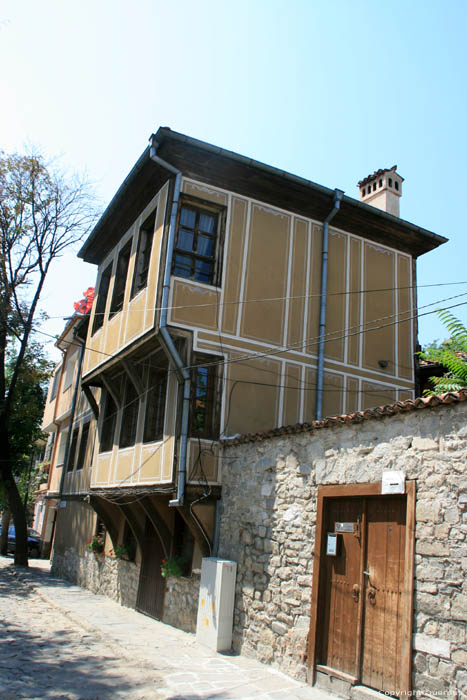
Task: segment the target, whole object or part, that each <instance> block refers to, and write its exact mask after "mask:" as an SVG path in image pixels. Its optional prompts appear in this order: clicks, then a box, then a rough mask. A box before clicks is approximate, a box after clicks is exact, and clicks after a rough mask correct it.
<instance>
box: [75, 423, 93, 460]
mask: <svg viewBox="0 0 467 700" xmlns="http://www.w3.org/2000/svg"><path fill="white" fill-rule="evenodd" d="M89 426H90V423H85V424H84V425H83V431H82V433H81V440H80V443H79V452H78V461H77V463H76V471H78V470H79V469H82V468H83V467H84V460H85V457H86V448H87V446H88V437H89Z"/></svg>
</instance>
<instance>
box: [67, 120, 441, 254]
mask: <svg viewBox="0 0 467 700" xmlns="http://www.w3.org/2000/svg"><path fill="white" fill-rule="evenodd" d="M154 139H155V140H156V141H157V142H158V154H159V155H160V156H161V157H162V158H163V159H165V160H167V161H168V162H169V163H171V164H172V165H174V166H175V167H176V168H178V169H179V170H181V171H182V173H183V174H184V175H185V176H187V177H191V178H193V179H196V180H199V181H201V182H204V183H206V184H210V185H213V186H217V187H221V188H223V189H226V190H229V191H232V192H235V193H237V194H239V195H243V196H245V197H253V198H254V199H257V200H258V201H261V202H264V203H267V204H271V205H273V206H278V207H280V208H282V209H285V210H287V211H291V212H294V213H295V214H298V215H299V216H304V217H307V218H311V219H314V220H316V221H323V220H324V219H325V218H326V217H327V215H328V214H329V212H330V211H331V209H332V206H333V198H334V190H332V189H329V188H327V187H323V186H322V185H318V184H316V183H313V182H311V181H309V180H305V179H304V178H300V177H298V176H296V175H291V174H290V173H287V172H285V171H282V170H279V169H277V168H273V167H272V166H269V165H265V164H263V163H259V162H258V161H254V160H252V159H249V158H245V157H244V156H241V155H239V154H236V153H232V152H230V151H226V150H224V149H221V148H218V147H216V146H212V145H211V144H207V143H204V142H202V141H197V140H196V139H192V138H190V137H188V136H185V135H184V134H178V133H177V132H174V131H171V130H170V129H167V128H161V129H159V131H158V132H157V134H156V135H155V136H154ZM170 177H172V175H171V173H170V172H169V171H167V170H165V169H164V168H163V167H161V166H160V165H157V164H155V163H154V162H153V161H152V160H151V159H150V155H149V147H148V148H146V149H145V151H144V152H143V154H142V155H141V156H140V158H139V159H138V161H137V163H136V164H135V166H134V167H133V169H132V170H131V172H130V173H129V175H128V176H127V178H126V179H125V180H124V182H123V183H122V185H121V186H120V188H119V189H118V191H117V193H116V194H115V196H114V198H113V199H112V201H111V202H110V204H109V206H108V207H107V209H106V210H105V212H104V214H103V215H102V217H101V219H100V220H99V222H98V223H97V225H96V227H95V228H94V230H93V231H92V233H91V235H90V236H89V238H88V239H87V241H86V242H85V243H84V245H83V246H82V248H81V250H80V251H79V253H78V255H79V257H81V258H83V259H84V260H85V261H86V262H91V263H95V264H99V263H100V262H102V259H103V258H104V257H105V255H106V254H107V253H108V252H109V250H111V248H112V247H113V246H114V245H115V244H116V243H117V242H118V240H119V238H120V237H121V236H122V234H123V233H124V232H125V231H126V230H128V228H129V227H130V226H131V224H132V223H133V222H134V220H135V219H136V218H137V216H138V215H139V213H140V212H141V210H142V209H143V208H144V206H146V205H147V204H148V203H149V201H150V200H151V199H152V197H153V196H154V195H155V194H156V192H157V191H158V189H160V187H162V185H163V184H164V183H165V182H166V181H167V179H169V178H170ZM333 225H334V226H335V227H337V228H340V229H342V230H344V231H348V232H349V233H353V234H355V235H357V236H361V237H363V238H366V239H368V240H371V241H374V242H375V243H381V244H384V245H388V246H390V247H393V248H396V249H397V250H401V251H403V252H406V253H409V254H410V255H413V256H415V257H418V256H419V255H422V254H423V253H426V252H428V251H430V250H433V249H435V248H437V247H438V246H439V245H441V244H442V243H445V242H446V241H447V239H446V238H444V237H443V236H439V235H438V234H435V233H433V232H431V231H428V230H426V229H423V228H421V227H419V226H415V225H414V224H411V223H409V222H407V221H404V220H403V219H399V218H398V217H395V216H392V215H391V214H388V213H386V212H383V211H381V210H379V209H376V208H375V207H372V206H371V205H368V204H364V203H363V202H360V201H358V200H356V199H353V198H352V197H347V196H345V195H344V197H343V200H342V204H341V209H340V211H339V212H338V213H337V215H336V216H335V218H334V219H333Z"/></svg>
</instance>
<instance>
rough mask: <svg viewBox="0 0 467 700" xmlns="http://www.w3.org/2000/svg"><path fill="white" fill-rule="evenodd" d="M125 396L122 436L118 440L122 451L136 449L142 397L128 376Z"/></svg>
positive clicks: (126, 377) (121, 425)
mask: <svg viewBox="0 0 467 700" xmlns="http://www.w3.org/2000/svg"><path fill="white" fill-rule="evenodd" d="M123 396H124V399H123V407H122V419H121V421H120V435H119V438H118V447H119V449H120V450H125V449H127V448H128V447H134V445H135V444H136V436H137V434H138V417H139V412H140V411H139V409H140V403H141V397H140V396H139V394H138V391H137V389H136V387H135V385H134V384H133V382H132V381H131V379H130V377H129V376H128V375H125V380H124V393H123Z"/></svg>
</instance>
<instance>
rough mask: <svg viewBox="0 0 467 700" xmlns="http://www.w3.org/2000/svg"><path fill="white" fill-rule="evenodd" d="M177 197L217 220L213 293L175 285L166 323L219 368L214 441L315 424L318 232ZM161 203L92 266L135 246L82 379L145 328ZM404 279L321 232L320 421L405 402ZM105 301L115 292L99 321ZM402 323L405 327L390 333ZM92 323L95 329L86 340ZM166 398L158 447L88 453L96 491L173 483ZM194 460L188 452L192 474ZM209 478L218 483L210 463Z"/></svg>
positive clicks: (230, 196)
mask: <svg viewBox="0 0 467 700" xmlns="http://www.w3.org/2000/svg"><path fill="white" fill-rule="evenodd" d="M182 191H183V192H184V193H185V194H187V195H190V196H191V197H197V198H199V199H202V200H205V201H209V202H213V203H216V204H218V205H220V206H222V207H225V208H226V226H225V232H224V235H225V240H224V252H223V261H222V280H221V286H220V287H215V286H211V285H206V284H201V283H198V282H196V281H193V280H188V279H183V278H178V277H173V278H172V285H171V294H170V301H169V307H170V308H169V319H168V322H169V325H170V326H172V327H174V328H180V329H188V330H190V331H191V332H192V337H193V351H194V352H197V351H198V352H204V353H210V354H212V355H213V358H214V359H216V358H218V359H219V360H220V361H221V360H223V359H225V360H227V364H225V365H224V366H223V368H222V372H223V376H222V383H223V387H224V391H223V398H222V405H221V431H222V432H223V434H226V435H232V434H235V433H243V432H255V431H258V430H264V429H269V428H272V427H276V426H278V425H284V424H293V423H296V422H303V421H310V420H312V419H313V418H314V417H315V400H316V364H317V352H318V333H319V300H320V281H321V246H322V226H321V223H320V222H317V221H312V220H307V219H304V218H303V217H298V216H294V215H292V214H291V213H290V212H286V211H283V210H280V209H278V208H275V207H271V206H269V205H267V206H266V205H264V204H263V203H261V202H257V201H253V200H250V199H247V198H245V197H240V196H238V195H236V194H234V193H230V192H226V191H223V190H221V189H218V188H215V187H211V186H207V185H204V184H202V183H196V182H193V181H191V180H189V179H184V180H183V184H182ZM166 198H167V188H166V187H165V188H163V190H161V192H160V193H158V194H157V195H156V196H155V198H154V200H153V201H152V203H151V205H150V206H149V207H147V208H146V210H145V211H144V212H142V215H141V216H140V217H139V218H138V220H137V221H136V222H135V223H134V225H133V226H132V227H131V228H130V229H129V230H128V231H127V232H126V233H125V234H124V235H123V237H122V239H121V241H120V242H119V243H118V245H117V246H116V248H115V249H114V251H112V253H111V254H110V255H109V256H108V258H107V259H106V260H105V261H104V262H103V264H102V266H101V271H102V270H103V269H105V268H106V266H107V265H108V264H109V261H113V265H114V267H115V264H116V260H117V257H118V253H119V250H121V248H122V247H123V246H124V245H125V244H126V243H127V241H128V240H131V241H132V253H131V260H130V266H129V274H128V279H127V288H126V293H125V301H124V308H123V310H122V311H121V312H120V313H118V314H116V315H115V316H114V318H113V319H111V320H110V321H105V322H104V325H103V327H102V329H101V330H99V331H98V332H97V333H95V334H94V336H91V335H90V336H89V337H88V340H87V343H88V345H89V346H90V351H88V352H87V353H86V356H85V374H86V373H89V372H90V371H92V370H93V369H95V368H96V367H97V366H98V365H99V363H101V362H103V361H104V360H105V359H107V355H108V354H114V353H115V352H117V351H119V350H121V349H122V348H124V347H126V346H127V345H128V344H131V343H132V342H133V341H134V340H135V339H137V338H138V337H140V336H141V334H142V333H144V332H146V331H148V330H150V329H151V328H153V324H154V305H155V297H156V289H157V275H158V272H159V270H160V271H162V268H163V266H162V265H161V266H160V260H159V258H160V250H161V242H162V222H163V215H164V211H165V206H166ZM154 206H157V207H158V208H157V221H156V232H157V233H156V238H155V241H154V244H153V251H152V259H151V267H150V274H149V282H148V286H147V288H146V290H143V291H142V292H140V294H139V295H138V296H137V297H135V299H134V300H133V301H130V300H129V296H130V290H131V283H132V274H133V265H134V258H135V253H136V246H137V238H138V233H139V226H140V224H141V221H143V220H144V218H145V217H146V216H147V215H148V214H149V213H150V211H151V208H152V207H154ZM411 270H412V261H411V258H410V256H408V255H406V254H403V253H399V252H397V251H395V250H393V249H390V248H388V247H385V246H377V245H375V244H373V243H369V242H367V241H365V240H363V239H361V238H358V237H357V236H355V235H351V234H348V233H346V232H345V231H341V230H338V229H335V228H331V229H330V235H329V269H328V299H327V327H326V333H327V340H326V345H325V376H324V407H323V409H324V411H323V412H324V415H330V414H335V413H342V412H345V411H353V410H357V409H360V408H363V407H369V406H372V405H377V404H380V403H389V402H391V401H394V400H397V399H398V398H403V397H404V398H405V397H407V396H412V390H413V371H412V357H413V338H412V335H413V325H412V323H413V322H412V320H409V317H410V316H411V315H412V301H411V300H412V293H411V290H410V289H407V287H410V285H411V284H412V276H411V275H412V272H411ZM398 287H399V290H397V288H398ZM402 287H405V289H403V288H402ZM382 289H384V291H371V290H382ZM112 290H113V280H112V281H111V284H110V289H109V294H108V301H107V312H108V309H109V307H110V303H111V298H112ZM399 312H401V313H402V312H404V314H405V316H404V317H403V318H404V319H407V320H405V322H404V323H401V324H394V318H395V316H394V314H397V313H399ZM92 323H93V318H91V323H90V329H92ZM380 326H381V327H380ZM370 329H371V330H370ZM362 331H363V332H362ZM90 333H91V330H90ZM99 353H105V354H101V355H100V354H99ZM263 354H265V355H266V357H262V355H263ZM379 361H382V362H383V363H387V364H386V366H385V367H382V366H381V365H380V363H379ZM169 395H170V397H171V398H170V399H169V401H168V404H167V405H168V406H169V405H170V407H171V409H172V413H171V414H169V413H168V414H167V415H166V424H165V431H164V440H163V441H162V442H161V443H159V444H154V445H151V446H142V445H141V439H140V438H139V440H137V445H136V447H134V448H129V449H127V450H119V449H118V447H117V446H114V448H113V450H112V452H110V453H105V454H102V453H101V454H98V453H96V456H95V461H94V464H95V468H94V470H93V475H92V485H93V486H105V485H110V484H113V485H115V484H122V485H123V484H125V485H130V484H149V483H153V484H157V483H165V482H170V481H171V480H172V477H173V474H172V464H173V455H174V449H175V444H174V438H173V435H174V434H175V433H176V422H175V421H176V415H175V411H174V408H175V401H176V396H177V386H176V383H175V380H174V379H173V380H172V384H171V386H170V388H169ZM195 452H196V450H195V449H194V448H193V447H192V446H190V453H189V454H190V460H191V461H190V465H191V467H192V466H193V464H194V462H193V460H195V457H194V454H195ZM209 471H210V478H212V479H214V480H215V478H216V472H217V461H216V460H215V459H214V458H213V460H212V464H210V466H209ZM194 477H195V475H193V478H194ZM194 480H195V481H196V479H195V478H194Z"/></svg>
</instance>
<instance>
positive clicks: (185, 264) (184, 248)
mask: <svg viewBox="0 0 467 700" xmlns="http://www.w3.org/2000/svg"><path fill="white" fill-rule="evenodd" d="M219 218H220V211H219V210H216V209H214V208H212V209H211V208H210V207H208V206H206V207H204V206H203V207H198V206H194V205H192V204H191V203H190V204H182V206H181V208H180V213H179V220H178V230H177V240H176V245H175V253H174V263H173V269H172V274H174V275H178V276H179V277H186V278H188V279H194V280H197V281H198V282H205V283H206V284H215V283H216V281H217V280H216V248H218V242H217V237H218V227H219Z"/></svg>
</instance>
